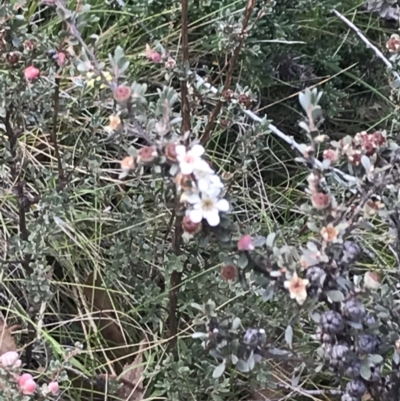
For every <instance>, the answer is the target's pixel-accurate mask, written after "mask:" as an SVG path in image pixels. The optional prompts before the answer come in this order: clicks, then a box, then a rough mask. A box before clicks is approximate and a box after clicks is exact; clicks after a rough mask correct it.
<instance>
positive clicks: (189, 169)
mask: <svg viewBox="0 0 400 401" xmlns="http://www.w3.org/2000/svg"><path fill="white" fill-rule="evenodd" d="M179 168H180V169H181V173H182V174H184V175H189V174H192V173H193V164H191V163H185V162H181V163H179Z"/></svg>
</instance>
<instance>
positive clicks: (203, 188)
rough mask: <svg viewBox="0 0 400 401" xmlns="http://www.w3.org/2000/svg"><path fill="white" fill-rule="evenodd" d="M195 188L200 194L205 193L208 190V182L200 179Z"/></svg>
mask: <svg viewBox="0 0 400 401" xmlns="http://www.w3.org/2000/svg"><path fill="white" fill-rule="evenodd" d="M197 188H198V189H199V191H200V192H206V191H207V189H208V181H207V180H206V179H204V178H201V179H199V180H198V181H197Z"/></svg>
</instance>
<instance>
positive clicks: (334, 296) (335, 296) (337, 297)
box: [326, 290, 344, 302]
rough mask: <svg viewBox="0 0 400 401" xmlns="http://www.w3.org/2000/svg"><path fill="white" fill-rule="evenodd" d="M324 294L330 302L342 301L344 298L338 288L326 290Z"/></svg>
mask: <svg viewBox="0 0 400 401" xmlns="http://www.w3.org/2000/svg"><path fill="white" fill-rule="evenodd" d="M326 295H327V296H328V298H329V299H330V300H331V302H342V301H343V300H344V295H343V293H342V292H341V291H339V290H331V291H327V292H326Z"/></svg>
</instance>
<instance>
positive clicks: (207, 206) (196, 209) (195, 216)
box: [186, 193, 229, 227]
mask: <svg viewBox="0 0 400 401" xmlns="http://www.w3.org/2000/svg"><path fill="white" fill-rule="evenodd" d="M186 201H187V202H189V203H190V204H192V205H193V206H192V207H193V208H192V209H189V210H187V212H186V214H187V215H188V216H189V217H190V220H192V221H193V223H200V221H201V220H202V219H203V218H204V219H206V220H207V223H208V224H209V225H210V226H212V227H215V226H217V225H218V224H219V222H220V217H219V212H227V211H228V210H229V203H228V201H227V200H226V199H218V198H216V197H211V196H209V195H207V194H205V193H202V194H201V197H200V196H199V195H198V194H191V195H188V196H187V198H186Z"/></svg>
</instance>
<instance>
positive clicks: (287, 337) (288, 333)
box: [285, 324, 293, 348]
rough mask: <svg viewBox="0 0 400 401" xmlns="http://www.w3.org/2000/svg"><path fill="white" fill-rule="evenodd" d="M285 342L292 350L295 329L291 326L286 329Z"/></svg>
mask: <svg viewBox="0 0 400 401" xmlns="http://www.w3.org/2000/svg"><path fill="white" fill-rule="evenodd" d="M285 341H286V342H287V344H288V345H289V347H290V348H292V341H293V328H292V326H291V325H290V324H289V326H288V327H286V330H285Z"/></svg>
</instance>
